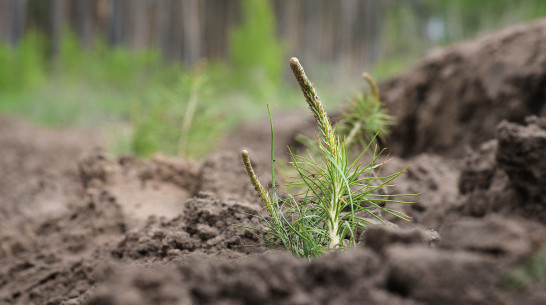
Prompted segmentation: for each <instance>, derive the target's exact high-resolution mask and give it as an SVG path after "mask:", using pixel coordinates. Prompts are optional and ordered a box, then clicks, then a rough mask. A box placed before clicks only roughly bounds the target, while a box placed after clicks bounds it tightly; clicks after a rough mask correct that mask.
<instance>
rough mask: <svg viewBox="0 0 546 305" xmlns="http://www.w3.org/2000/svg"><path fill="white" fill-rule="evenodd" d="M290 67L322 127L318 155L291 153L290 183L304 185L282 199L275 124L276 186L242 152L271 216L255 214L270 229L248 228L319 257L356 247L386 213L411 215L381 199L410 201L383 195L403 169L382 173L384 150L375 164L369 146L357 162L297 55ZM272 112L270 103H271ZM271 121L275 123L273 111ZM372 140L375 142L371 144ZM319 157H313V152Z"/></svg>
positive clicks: (375, 157) (302, 253)
mask: <svg viewBox="0 0 546 305" xmlns="http://www.w3.org/2000/svg"><path fill="white" fill-rule="evenodd" d="M290 67H291V68H292V71H293V72H294V76H295V77H296V80H297V81H298V83H299V85H300V87H301V90H302V92H303V95H304V96H305V98H306V100H307V104H308V106H309V108H310V110H311V112H312V113H313V115H314V117H315V120H316V122H317V124H318V126H319V128H320V130H321V137H319V138H318V139H317V141H318V145H317V146H316V147H315V148H314V149H315V150H316V153H315V154H309V157H303V156H300V155H296V154H294V153H293V152H292V151H290V155H291V165H292V166H293V167H294V169H295V170H296V172H297V173H298V176H299V178H298V179H296V180H295V181H292V182H291V183H290V184H291V185H293V186H295V187H296V188H298V189H300V190H301V192H300V193H299V194H296V195H288V196H287V198H283V199H280V198H279V197H278V196H277V191H276V184H275V167H274V151H273V147H274V135H273V126H272V125H273V124H272V123H271V176H272V181H273V183H272V189H271V190H270V192H266V191H265V190H264V188H263V187H262V185H261V184H260V182H259V181H258V179H257V178H256V175H255V173H254V170H253V169H252V165H251V163H250V159H249V156H248V153H247V152H246V151H243V152H242V158H243V162H244V165H245V168H246V171H247V173H248V176H249V178H250V181H251V183H252V184H253V185H254V187H255V189H256V190H257V192H258V194H259V195H260V197H261V198H262V200H263V202H264V204H265V206H266V210H267V214H268V215H265V216H264V215H256V216H257V217H260V218H261V219H262V221H264V223H265V227H266V229H264V230H262V229H257V228H247V229H249V230H252V231H253V232H255V233H261V234H257V235H258V236H260V237H261V238H262V239H263V240H264V241H265V242H266V243H267V244H268V245H270V246H273V247H279V246H280V247H284V248H286V249H287V250H289V251H290V252H291V253H292V254H294V255H295V256H299V257H306V258H314V257H318V256H320V255H321V254H323V253H325V252H326V251H328V250H331V249H345V248H347V247H351V246H356V241H357V238H358V234H359V232H360V231H362V230H365V229H366V228H367V227H368V226H369V225H371V224H373V223H377V222H378V221H379V222H381V223H385V221H384V220H383V218H382V217H381V215H382V213H389V214H392V215H394V216H396V217H399V218H401V219H404V220H409V217H408V216H407V215H405V214H403V213H401V212H399V211H396V210H394V209H390V208H386V207H383V206H382V203H393V202H394V203H407V202H406V201H401V200H396V199H395V198H396V196H411V195H409V194H408V195H387V194H383V193H379V192H378V191H379V190H380V189H384V188H386V187H389V186H391V182H392V181H393V180H394V179H395V178H396V177H398V176H399V175H400V174H402V173H403V172H404V170H403V171H400V172H397V173H395V174H392V175H387V176H379V175H378V174H377V173H378V172H379V169H380V167H381V165H382V163H377V160H378V158H379V156H380V153H379V154H375V153H374V154H372V158H371V159H372V161H371V162H368V163H366V162H362V159H363V157H364V156H365V155H366V153H367V152H368V151H369V148H370V145H368V146H367V147H366V148H365V149H364V151H363V152H362V153H361V154H360V155H359V156H358V157H357V158H356V159H355V160H353V161H350V160H349V155H348V153H347V148H346V143H345V141H343V139H342V138H341V137H340V135H339V133H337V132H336V131H335V129H334V128H333V127H332V125H331V123H330V119H329V118H328V115H327V113H326V111H325V109H324V105H323V104H322V103H321V101H320V98H319V97H318V95H317V93H316V90H315V88H314V87H313V85H312V84H311V82H310V81H309V79H308V78H307V76H306V75H305V72H304V70H303V67H302V66H301V65H300V63H299V61H298V60H297V59H296V58H292V59H290ZM268 110H269V107H268ZM269 116H270V122H272V118H271V111H270V110H269ZM371 143H372V141H370V144H371ZM314 155H315V156H319V157H315V158H314V157H313V156H314Z"/></svg>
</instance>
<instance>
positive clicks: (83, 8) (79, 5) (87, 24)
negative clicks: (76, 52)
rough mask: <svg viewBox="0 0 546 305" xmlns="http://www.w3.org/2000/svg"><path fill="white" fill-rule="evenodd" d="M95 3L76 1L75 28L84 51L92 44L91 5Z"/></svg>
mask: <svg viewBox="0 0 546 305" xmlns="http://www.w3.org/2000/svg"><path fill="white" fill-rule="evenodd" d="M94 3H95V1H89V0H76V1H75V6H76V26H77V33H78V37H79V38H80V41H81V43H82V46H83V47H84V48H86V49H88V48H90V47H91V44H92V43H93V11H94V7H93V4H94Z"/></svg>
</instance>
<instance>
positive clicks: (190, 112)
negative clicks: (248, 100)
mask: <svg viewBox="0 0 546 305" xmlns="http://www.w3.org/2000/svg"><path fill="white" fill-rule="evenodd" d="M215 94H216V92H215V91H214V87H213V86H212V84H211V83H210V80H209V77H208V72H207V70H206V69H205V68H204V66H203V65H199V66H197V67H196V68H195V70H194V72H193V73H191V74H190V73H187V74H182V75H181V76H180V80H179V82H178V84H177V86H176V87H174V88H172V89H167V88H164V89H162V90H158V91H157V93H156V94H154V95H153V96H152V97H151V98H150V99H149V100H148V101H147V102H146V103H145V104H144V105H141V106H136V107H135V109H134V113H133V128H134V131H133V135H132V141H131V148H132V152H133V153H135V154H136V155H137V156H140V157H149V156H151V155H153V154H155V153H158V152H162V153H164V154H168V155H180V156H184V157H187V158H198V157H202V156H204V155H206V154H207V153H208V152H210V151H211V150H212V148H213V146H214V144H216V141H217V140H218V138H219V136H220V135H221V133H222V131H223V129H225V128H226V123H225V120H223V116H222V113H221V110H222V109H220V108H218V107H214V106H213V105H212V104H211V103H213V102H214V101H215V100H216V98H217V97H216V96H215Z"/></svg>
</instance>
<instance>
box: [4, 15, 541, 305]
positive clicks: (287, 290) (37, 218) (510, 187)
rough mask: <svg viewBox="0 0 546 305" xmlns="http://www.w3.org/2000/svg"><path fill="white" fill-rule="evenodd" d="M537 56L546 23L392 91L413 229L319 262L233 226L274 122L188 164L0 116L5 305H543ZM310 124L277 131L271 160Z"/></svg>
mask: <svg viewBox="0 0 546 305" xmlns="http://www.w3.org/2000/svg"><path fill="white" fill-rule="evenodd" d="M545 41H546V21H542V22H538V23H535V24H532V25H528V26H520V27H516V28H513V29H507V30H505V31H503V32H500V33H498V34H494V35H490V36H487V37H484V38H481V39H478V40H474V41H469V42H466V43H463V44H461V45H458V46H454V47H452V48H448V49H446V50H442V51H439V52H437V53H435V54H433V55H431V56H429V57H427V58H426V59H425V60H424V61H423V63H422V64H420V65H419V66H417V67H416V68H415V69H414V70H412V71H410V72H408V73H407V74H405V75H402V76H399V77H397V78H395V79H393V80H390V81H388V82H386V83H385V84H383V85H382V88H383V94H384V96H385V99H386V100H387V102H388V103H389V105H391V106H392V108H393V112H394V113H395V114H396V115H397V116H398V117H399V118H400V120H399V122H398V125H397V126H396V127H395V133H394V135H393V137H392V139H391V141H390V142H389V146H392V147H393V152H394V153H393V155H391V160H390V161H389V162H388V163H387V164H386V165H385V167H384V171H385V172H389V171H396V170H400V169H402V168H404V167H405V166H406V165H408V164H412V167H411V168H410V169H409V170H408V173H407V174H406V175H404V176H403V177H401V178H400V179H399V181H398V186H397V187H396V189H395V190H393V192H401V193H408V192H419V193H421V195H420V196H419V198H418V200H419V201H418V203H415V204H412V205H404V206H402V207H400V208H401V209H404V210H405V211H406V212H407V213H408V214H409V215H410V216H412V217H413V221H412V222H410V223H400V222H396V223H397V224H398V227H397V228H391V229H386V228H384V227H374V228H372V229H370V230H368V231H367V232H366V233H364V234H363V235H362V236H361V237H360V242H361V245H362V246H363V247H361V248H358V249H354V250H351V251H347V252H344V253H331V254H328V255H327V256H325V257H324V258H323V259H320V260H316V261H311V262H308V261H305V260H299V259H295V258H293V257H290V256H289V255H287V254H286V253H284V252H282V251H279V250H273V251H271V250H267V249H265V248H263V247H260V246H256V245H258V244H259V241H258V240H257V239H256V238H255V237H253V236H252V235H251V234H249V233H248V232H246V231H245V230H243V229H241V228H240V227H237V226H233V225H232V224H242V225H251V226H259V225H260V224H259V223H258V222H257V221H256V219H255V218H253V217H251V216H249V214H255V213H258V212H259V211H260V209H261V204H260V202H259V200H258V198H257V196H256V194H255V193H254V190H253V188H252V186H251V185H250V184H249V183H248V180H247V177H246V175H245V173H244V169H243V167H242V164H241V161H240V160H239V153H238V151H239V150H240V149H241V148H248V149H249V150H250V152H251V155H252V156H254V161H255V170H256V171H257V172H258V173H264V174H263V175H262V179H265V180H266V179H267V175H266V174H265V172H267V168H268V166H269V164H268V162H267V160H268V147H269V143H268V141H269V138H268V137H269V130H268V123H267V122H266V121H264V122H258V123H256V124H252V125H250V126H246V127H242V128H241V130H240V131H239V132H238V133H237V134H236V135H235V136H233V137H231V138H229V139H227V140H226V141H225V143H224V144H223V148H224V149H223V151H222V152H219V153H215V154H213V155H212V156H211V157H209V158H207V159H205V160H203V161H201V162H190V161H185V160H182V159H174V158H163V157H156V158H155V159H153V160H151V161H138V160H135V159H133V158H131V157H125V158H120V159H113V158H112V157H110V156H108V154H106V153H105V152H104V151H102V150H101V149H100V148H96V147H97V146H99V147H100V144H101V139H100V138H99V137H98V136H96V135H94V134H92V133H89V132H86V131H78V130H74V131H52V130H42V129H39V128H36V127H33V126H31V125H29V124H26V123H21V122H20V121H18V120H14V119H10V118H5V117H0V172H1V173H2V175H1V177H0V304H116V305H121V304H546V280H545V278H544V268H545V266H546V263H544V258H545V257H546V253H545V249H546V248H545V246H546V225H545V223H546V161H544V160H546V118H544V115H545V113H546V110H545V109H546V107H545V105H546V100H545V96H546V92H545V84H546V57H545V54H546V43H545ZM393 105H399V106H393ZM304 115H306V114H297V115H295V116H291V115H289V114H286V115H279V116H276V120H277V121H278V122H276V124H275V125H276V126H278V130H277V143H278V149H277V151H280V150H281V149H282V148H283V147H285V146H286V144H290V143H293V141H294V140H293V139H294V136H295V135H296V134H297V133H300V132H302V133H306V132H307V133H308V132H309V128H310V127H309V126H311V125H310V124H308V122H306V121H305V120H302V119H301V117H302V116H304ZM533 115H534V116H533ZM541 115H542V117H541ZM309 116H310V115H309ZM243 140H244V141H243ZM281 154H282V152H281ZM402 157H403V158H404V159H402ZM393 221H394V220H393ZM541 251H542V254H541ZM536 258H539V259H540V258H542V263H540V262H539V263H536V261H537V259H536ZM530 259H534V260H535V265H536V266H538V267H537V268H535V269H533V270H534V274H533V273H532V272H523V271H524V270H525V269H522V267H521V266H524V265H522V264H527V265H529V260H530ZM525 262H527V263H525ZM540 268H542V269H541V270H542V271H541V272H542V273H540V272H539V271H540V270H539V269H540ZM522 270H523V271H522ZM537 270H539V271H537ZM515 275H517V277H516V276H515ZM541 276H542V277H541Z"/></svg>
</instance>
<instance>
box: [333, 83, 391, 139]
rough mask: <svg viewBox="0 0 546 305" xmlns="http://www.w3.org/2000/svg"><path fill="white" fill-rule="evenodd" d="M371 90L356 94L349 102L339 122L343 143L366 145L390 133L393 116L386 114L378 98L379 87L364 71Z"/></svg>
mask: <svg viewBox="0 0 546 305" xmlns="http://www.w3.org/2000/svg"><path fill="white" fill-rule="evenodd" d="M363 77H364V79H365V80H366V81H367V82H368V84H369V85H370V88H371V92H364V93H363V94H358V95H357V96H355V97H354V98H353V100H352V101H351V102H350V103H349V107H348V108H347V110H346V111H345V112H344V113H343V119H342V120H341V122H340V132H341V135H342V136H345V144H346V145H347V146H348V147H350V146H351V145H352V144H354V143H356V142H360V144H362V146H366V145H365V143H366V142H368V143H369V142H371V141H372V139H373V138H375V137H376V136H378V137H380V138H383V137H385V136H386V135H388V134H389V133H390V126H389V124H390V123H391V122H392V121H393V118H392V117H391V116H390V115H389V114H387V109H386V108H385V106H384V105H383V103H382V102H381V101H380V100H379V89H378V87H377V84H376V83H375V81H374V80H373V79H372V78H371V76H369V74H367V73H364V75H363Z"/></svg>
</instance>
